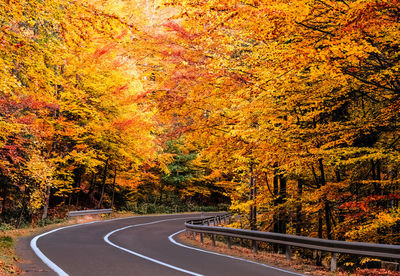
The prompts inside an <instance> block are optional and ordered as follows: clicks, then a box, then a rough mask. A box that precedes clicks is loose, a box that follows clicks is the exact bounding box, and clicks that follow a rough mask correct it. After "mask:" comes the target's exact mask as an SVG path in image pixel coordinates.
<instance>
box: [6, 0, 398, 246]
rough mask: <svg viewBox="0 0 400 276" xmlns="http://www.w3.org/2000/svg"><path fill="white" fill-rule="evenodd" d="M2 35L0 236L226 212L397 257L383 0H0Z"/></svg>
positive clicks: (392, 100) (391, 95)
mask: <svg viewBox="0 0 400 276" xmlns="http://www.w3.org/2000/svg"><path fill="white" fill-rule="evenodd" d="M0 20H1V25H0V40H1V44H0V204H1V206H0V223H3V224H10V225H14V226H15V227H19V226H22V225H26V224H32V223H33V224H34V223H38V222H39V221H42V220H45V219H48V218H62V217H65V215H66V213H67V212H68V211H70V210H82V209H89V208H110V207H112V208H114V209H115V210H126V211H132V212H139V213H140V212H141V213H149V212H179V211H193V210H197V211H199V210H204V211H207V210H222V209H224V208H228V209H229V211H230V212H232V213H235V214H240V215H241V218H242V220H241V221H240V222H238V225H237V227H242V228H248V229H257V230H263V231H273V232H279V233H288V234H296V235H304V236H310V237H319V238H326V239H337V240H348V241H367V242H376V243H388V244H400V208H399V199H400V175H399V173H400V171H399V170H400V127H399V124H400V112H399V110H400V78H399V77H400V51H399V47H400V1H399V0H380V1H375V0H296V1H288V0H262V1H258V0H242V1H237V0H219V1H216V0H208V1H207V0H201V1H200V0H190V1H188V0H180V1H175V0H154V1H149V0H125V1H123V0H108V1H101V0H72V1H67V0H51V1H41V0H3V1H1V2H0ZM207 208H208V209H207ZM239 224H240V225H239Z"/></svg>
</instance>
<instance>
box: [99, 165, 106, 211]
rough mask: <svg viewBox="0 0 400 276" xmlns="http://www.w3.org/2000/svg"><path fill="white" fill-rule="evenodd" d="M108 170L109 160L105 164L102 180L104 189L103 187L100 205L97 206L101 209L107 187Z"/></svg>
mask: <svg viewBox="0 0 400 276" xmlns="http://www.w3.org/2000/svg"><path fill="white" fill-rule="evenodd" d="M107 170H108V159H107V160H106V163H105V164H104V171H103V180H102V187H101V195H100V200H99V203H98V204H97V208H100V207H101V205H102V204H103V199H104V189H105V187H106V180H107Z"/></svg>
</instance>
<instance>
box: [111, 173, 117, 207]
mask: <svg viewBox="0 0 400 276" xmlns="http://www.w3.org/2000/svg"><path fill="white" fill-rule="evenodd" d="M116 179H117V167H115V168H114V179H113V186H112V198H111V209H112V208H113V207H114V195H115V181H116Z"/></svg>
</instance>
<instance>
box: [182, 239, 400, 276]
mask: <svg viewBox="0 0 400 276" xmlns="http://www.w3.org/2000/svg"><path fill="white" fill-rule="evenodd" d="M178 239H179V241H180V242H182V243H184V244H187V245H190V246H193V247H196V248H200V249H204V250H208V251H213V252H217V253H221V254H225V255H230V256H233V257H238V258H242V259H248V260H251V261H256V262H259V263H263V264H266V265H270V266H273V267H278V268H282V269H286V270H290V271H294V272H298V273H302V274H305V275H317V276H344V275H357V276H375V275H387V276H400V273H399V272H395V271H388V270H384V269H358V270H356V271H355V272H353V273H350V272H348V271H344V270H341V269H338V270H337V271H335V272H331V271H329V269H328V268H329V263H327V262H325V263H323V265H324V266H323V267H321V266H316V265H314V264H313V262H312V261H311V260H309V259H303V258H301V257H299V256H296V255H294V256H292V259H291V260H290V261H288V260H287V259H286V256H285V255H283V254H277V253H272V252H268V251H264V250H258V252H257V254H254V253H253V250H252V249H250V248H246V247H242V246H238V245H232V246H231V249H228V247H227V245H226V243H224V242H221V241H218V240H216V246H213V245H212V241H211V239H210V238H209V237H208V236H207V235H204V239H203V241H204V242H203V244H202V243H201V242H200V235H196V239H193V237H192V235H190V237H187V236H186V234H185V233H182V234H180V235H178Z"/></svg>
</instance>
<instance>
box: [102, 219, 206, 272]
mask: <svg viewBox="0 0 400 276" xmlns="http://www.w3.org/2000/svg"><path fill="white" fill-rule="evenodd" d="M181 219H187V218H173V219H164V220H157V221H152V222H147V223H141V224H135V225H128V226H125V227H122V228H118V229H115V230H113V231H111V232H109V233H107V235H105V236H104V238H103V239H104V241H105V242H106V243H108V244H109V245H111V246H113V247H115V248H118V249H120V250H122V251H125V252H127V253H130V254H132V255H135V256H137V257H140V258H143V259H145V260H148V261H151V262H154V263H156V264H159V265H162V266H165V267H168V268H171V269H174V270H177V271H180V272H184V273H187V274H190V275H194V276H204V275H203V274H199V273H196V272H193V271H189V270H186V269H183V268H180V267H177V266H173V265H170V264H167V263H164V262H162V261H159V260H156V259H153V258H150V257H148V256H145V255H142V254H140V253H138V252H135V251H132V250H129V249H127V248H124V247H121V246H119V245H116V244H115V243H113V242H111V241H110V240H109V239H108V238H109V237H110V236H111V235H113V234H115V233H116V232H119V231H122V230H125V229H128V228H134V227H139V226H145V225H150V224H156V223H160V222H165V221H171V220H181Z"/></svg>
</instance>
